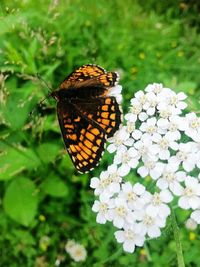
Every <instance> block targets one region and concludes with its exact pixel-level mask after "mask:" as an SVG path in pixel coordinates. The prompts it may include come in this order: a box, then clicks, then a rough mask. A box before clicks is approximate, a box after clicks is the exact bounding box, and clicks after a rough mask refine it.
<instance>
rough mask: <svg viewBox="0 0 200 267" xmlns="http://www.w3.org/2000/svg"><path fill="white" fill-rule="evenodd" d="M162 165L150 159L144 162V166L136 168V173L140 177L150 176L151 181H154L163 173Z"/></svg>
mask: <svg viewBox="0 0 200 267" xmlns="http://www.w3.org/2000/svg"><path fill="white" fill-rule="evenodd" d="M163 168H164V164H163V163H161V162H158V161H157V158H156V157H151V158H149V159H147V160H146V161H144V166H141V167H139V168H138V170H137V172H138V173H139V175H140V176H141V177H146V176H147V175H150V176H151V178H152V179H154V180H156V179H158V177H160V176H161V174H162V172H163Z"/></svg>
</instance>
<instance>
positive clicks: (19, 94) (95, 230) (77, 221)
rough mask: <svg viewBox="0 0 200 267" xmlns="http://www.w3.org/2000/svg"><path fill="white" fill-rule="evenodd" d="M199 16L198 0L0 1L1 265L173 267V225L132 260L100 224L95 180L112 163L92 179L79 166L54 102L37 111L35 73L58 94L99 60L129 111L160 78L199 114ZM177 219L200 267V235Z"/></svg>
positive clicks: (42, 89)
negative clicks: (81, 254)
mask: <svg viewBox="0 0 200 267" xmlns="http://www.w3.org/2000/svg"><path fill="white" fill-rule="evenodd" d="M188 2H189V3H188ZM198 12H199V4H197V3H195V1H185V2H184V1H183V2H180V1H172V0H170V1H165V2H164V1H155V0H151V1H139V0H134V1H131V0H127V1H121V0H115V1H106V0H100V1H92V0H85V1H81V0H75V1H72V0H68V1H49V0H47V1H40V3H39V2H38V1H33V0H30V1H18V0H17V1H11V0H8V1H0V69H1V72H0V90H1V91H0V102H1V109H0V118H1V124H0V130H1V138H0V198H1V201H2V203H3V205H1V206H0V231H1V235H0V252H1V257H0V266H14V267H15V266H16V267H18V266H31V267H32V266H36V267H38V266H54V265H55V261H56V259H61V265H60V266H95V267H104V266H106V267H107V266H114V267H115V266H116V267H123V266H140V267H147V266H148V267H149V266H154V267H155V266H157V267H160V266H164V267H165V266H167V267H168V266H177V261H176V252H175V250H176V247H175V242H174V241H173V235H172V231H171V228H170V222H169V226H168V228H167V229H165V230H164V231H163V235H162V236H161V237H160V238H159V239H156V240H150V241H149V242H147V244H146V247H144V248H142V249H139V248H138V249H137V250H136V252H135V253H134V254H127V253H123V252H122V249H121V246H120V245H118V244H117V243H116V241H115V240H114V237H113V232H114V229H113V228H112V227H111V225H109V224H106V225H97V223H96V221H95V215H94V214H93V212H92V211H91V206H92V203H93V201H94V197H93V194H92V191H89V179H90V177H92V176H94V175H97V176H98V175H99V173H100V171H101V170H103V169H105V168H106V167H107V165H108V163H109V162H111V158H110V156H109V155H108V154H105V156H104V158H103V160H102V162H101V164H100V167H99V168H97V169H96V170H94V171H93V173H90V174H89V175H88V174H85V175H80V174H78V173H77V172H76V171H75V170H74V167H73V165H72V163H71V160H70V158H69V157H68V155H67V154H66V152H65V151H64V145H63V142H62V139H61V135H60V131H59V126H58V122H57V119H56V111H55V105H56V104H55V103H54V101H53V100H51V99H46V101H45V102H44V103H45V104H44V108H43V109H42V110H39V111H38V110H37V108H36V107H37V106H36V103H38V102H39V101H40V100H41V99H42V98H44V97H45V96H46V95H47V94H48V88H47V86H46V85H45V84H44V82H42V81H41V80H39V79H38V77H37V73H39V74H40V75H41V76H42V77H43V79H44V80H45V81H46V82H47V83H48V85H49V87H50V88H51V87H52V88H57V87H58V85H59V83H60V82H61V81H62V80H63V79H64V78H65V77H66V75H67V74H69V73H70V72H71V71H72V70H73V69H74V68H76V67H77V66H80V65H82V64H86V63H96V64H99V65H101V66H102V67H104V68H106V69H108V70H118V72H119V73H120V75H121V84H122V85H123V96H124V105H123V108H124V111H127V108H128V103H129V100H130V98H131V97H132V96H133V94H134V92H135V91H137V90H138V89H142V88H144V87H145V86H146V85H147V84H148V83H151V82H162V83H164V84H165V85H166V86H169V87H171V88H174V89H175V90H177V91H184V92H186V93H187V94H188V95H189V100H188V104H189V107H190V110H194V111H197V112H198V111H199V108H200V101H199V97H200V90H199V86H200V78H199V67H200V36H199V30H200V28H199V25H200V21H199V17H198ZM31 111H33V115H32V116H30V115H29V113H30V112H31ZM131 175H132V176H131ZM131 175H130V176H129V177H128V179H129V180H131V179H132V178H133V175H134V181H135V180H138V179H139V178H138V177H137V175H136V174H135V173H134V174H131ZM178 215H179V216H178V224H179V226H180V228H181V229H182V230H181V243H182V247H183V255H184V260H185V264H186V266H199V262H200V256H199V247H200V239H199V237H198V231H195V232H190V233H189V232H188V231H186V230H185V229H184V228H185V227H184V220H183V218H184V219H185V218H186V214H184V213H183V212H180V214H178ZM69 239H74V240H76V241H77V242H79V243H82V244H83V245H84V246H85V247H86V249H87V251H88V257H87V260H86V262H85V263H80V264H78V263H77V264H76V263H74V262H73V261H72V260H71V259H70V257H69V255H67V254H66V252H65V249H64V246H65V244H66V242H67V240H69Z"/></svg>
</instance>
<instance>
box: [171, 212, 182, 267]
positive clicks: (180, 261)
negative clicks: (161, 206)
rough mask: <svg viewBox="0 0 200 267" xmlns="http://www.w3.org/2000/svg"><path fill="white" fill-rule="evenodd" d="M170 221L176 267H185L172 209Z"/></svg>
mask: <svg viewBox="0 0 200 267" xmlns="http://www.w3.org/2000/svg"><path fill="white" fill-rule="evenodd" d="M171 221H172V228H173V232H174V239H175V242H176V253H177V261H178V267H185V263H184V258H183V252H182V246H181V241H180V235H179V228H178V225H177V222H176V216H175V212H174V210H173V208H172V209H171Z"/></svg>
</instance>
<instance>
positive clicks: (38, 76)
mask: <svg viewBox="0 0 200 267" xmlns="http://www.w3.org/2000/svg"><path fill="white" fill-rule="evenodd" d="M37 78H38V80H40V81H42V82H43V83H44V84H45V85H46V87H47V88H48V90H49V95H50V94H51V93H52V91H53V89H52V88H51V87H50V86H49V85H48V83H47V82H46V81H45V80H44V79H43V78H42V76H41V75H40V74H39V73H37Z"/></svg>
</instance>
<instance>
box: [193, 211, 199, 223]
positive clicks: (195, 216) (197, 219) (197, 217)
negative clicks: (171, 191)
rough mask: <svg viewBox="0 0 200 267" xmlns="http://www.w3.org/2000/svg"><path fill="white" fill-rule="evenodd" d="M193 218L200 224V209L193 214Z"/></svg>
mask: <svg viewBox="0 0 200 267" xmlns="http://www.w3.org/2000/svg"><path fill="white" fill-rule="evenodd" d="M191 218H192V219H193V220H194V221H195V222H196V223H198V224H200V209H197V210H195V211H193V212H192V214H191Z"/></svg>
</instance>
